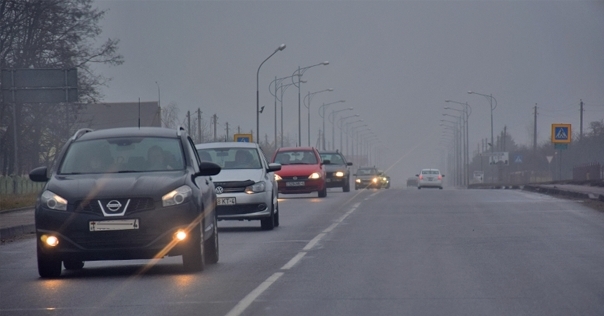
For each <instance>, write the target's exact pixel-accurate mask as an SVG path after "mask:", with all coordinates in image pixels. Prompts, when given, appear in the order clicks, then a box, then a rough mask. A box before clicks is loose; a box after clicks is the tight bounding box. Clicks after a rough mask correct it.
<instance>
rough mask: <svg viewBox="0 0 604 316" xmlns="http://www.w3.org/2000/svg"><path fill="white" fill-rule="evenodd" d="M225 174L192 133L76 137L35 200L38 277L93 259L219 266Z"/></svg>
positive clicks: (86, 133) (128, 131)
mask: <svg viewBox="0 0 604 316" xmlns="http://www.w3.org/2000/svg"><path fill="white" fill-rule="evenodd" d="M219 172H220V166H218V165H216V164H214V163H211V162H202V161H201V160H200V159H199V156H198V154H197V151H196V150H195V145H194V143H193V141H192V140H191V138H190V137H189V136H188V135H187V133H186V132H185V131H184V129H182V128H179V129H174V130H173V129H167V128H159V127H142V128H128V127H127V128H114V129H105V130H98V131H93V130H90V129H83V130H79V131H77V132H76V133H75V134H74V135H73V137H71V138H70V139H69V140H68V141H67V143H66V144H65V145H64V146H63V148H62V149H61V151H60V153H59V154H58V155H57V157H56V160H55V162H54V164H53V165H52V167H51V168H50V170H48V169H47V167H39V168H36V169H34V170H32V171H31V172H30V174H29V177H30V179H31V180H33V181H38V182H45V181H46V182H47V183H46V185H45V186H44V189H43V190H42V193H41V195H40V196H39V198H38V200H37V202H36V210H35V223H36V246H37V255H38V273H39V274H40V276H41V277H43V278H55V277H59V276H60V275H61V272H62V268H61V263H62V264H63V265H64V267H65V269H67V270H78V269H81V268H83V267H84V261H94V260H122V259H154V258H155V259H159V258H162V257H164V256H179V255H181V256H182V261H183V266H184V268H185V270H186V271H189V272H194V271H201V270H203V268H204V264H205V263H216V262H218V228H217V225H216V223H217V221H216V212H215V209H214V205H215V204H216V193H215V192H214V184H213V183H212V182H211V178H210V177H209V176H212V175H216V174H218V173H219Z"/></svg>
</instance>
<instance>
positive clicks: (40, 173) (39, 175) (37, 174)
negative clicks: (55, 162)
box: [29, 166, 48, 182]
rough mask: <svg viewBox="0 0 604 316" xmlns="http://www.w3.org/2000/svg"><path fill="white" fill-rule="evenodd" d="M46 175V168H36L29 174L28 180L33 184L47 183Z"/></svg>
mask: <svg viewBox="0 0 604 316" xmlns="http://www.w3.org/2000/svg"><path fill="white" fill-rule="evenodd" d="M47 173H48V168H47V167H46V166H44V167H38V168H35V169H34V170H32V171H31V172H30V173H29V179H30V180H31V181H34V182H46V181H48V176H47V175H46V174H47Z"/></svg>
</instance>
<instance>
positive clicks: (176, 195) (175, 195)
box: [161, 185, 193, 207]
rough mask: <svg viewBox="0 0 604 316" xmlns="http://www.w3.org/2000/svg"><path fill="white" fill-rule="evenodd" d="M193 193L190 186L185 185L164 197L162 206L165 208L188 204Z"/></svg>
mask: <svg viewBox="0 0 604 316" xmlns="http://www.w3.org/2000/svg"><path fill="white" fill-rule="evenodd" d="M192 193H193V190H191V188H190V187H189V186H186V185H183V186H182V187H180V188H178V189H176V190H174V191H172V192H170V193H168V194H166V195H164V196H162V198H161V204H162V206H163V207H166V206H172V205H178V204H182V203H184V202H186V201H187V200H188V199H189V198H190V197H191V194H192Z"/></svg>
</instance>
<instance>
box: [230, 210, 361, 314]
mask: <svg viewBox="0 0 604 316" xmlns="http://www.w3.org/2000/svg"><path fill="white" fill-rule="evenodd" d="M359 205H361V203H356V204H354V205H353V206H352V207H351V208H350V210H348V212H346V213H344V215H342V217H340V218H339V219H338V220H337V221H336V222H335V223H333V224H331V225H330V226H329V227H328V228H326V229H325V230H324V231H323V232H321V233H320V234H318V235H317V236H315V238H313V239H312V240H311V241H309V242H308V244H306V246H304V248H303V249H302V250H304V251H301V252H299V253H297V254H296V255H295V256H294V257H293V258H292V259H291V260H289V262H287V263H286V264H285V265H284V266H283V267H281V270H289V269H291V268H292V267H293V266H294V265H296V263H298V262H299V261H300V260H301V259H302V258H303V257H304V256H305V255H306V253H307V252H306V251H308V250H311V249H312V248H313V247H314V246H315V245H316V244H317V243H318V242H319V240H321V238H323V237H324V236H325V235H326V234H327V233H329V232H331V231H332V230H334V229H335V228H336V227H337V226H338V225H339V224H340V223H341V222H343V221H344V219H346V217H348V215H350V214H352V212H354V211H355V210H356V209H357V207H359ZM283 274H285V272H275V273H274V274H273V275H271V276H270V277H269V278H268V279H266V281H264V282H262V283H261V284H260V285H258V287H257V288H255V289H254V290H253V291H252V292H250V294H248V295H246V296H245V297H244V298H243V299H242V300H241V301H239V303H237V305H235V307H233V309H231V311H229V312H228V313H227V314H226V316H239V315H241V313H243V312H244V311H245V310H246V309H247V308H248V307H249V306H250V305H251V304H252V303H253V302H254V301H255V300H256V299H257V298H258V296H260V295H261V294H262V293H263V292H264V291H266V290H267V289H268V288H269V287H270V286H271V285H272V284H273V283H275V282H276V281H277V280H278V279H279V278H280V277H281V276H282V275H283Z"/></svg>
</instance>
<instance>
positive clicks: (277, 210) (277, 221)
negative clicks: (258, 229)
mask: <svg viewBox="0 0 604 316" xmlns="http://www.w3.org/2000/svg"><path fill="white" fill-rule="evenodd" d="M274 209H275V210H276V211H275V227H279V214H281V212H279V199H278V198H277V200H276V202H275V208H274Z"/></svg>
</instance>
